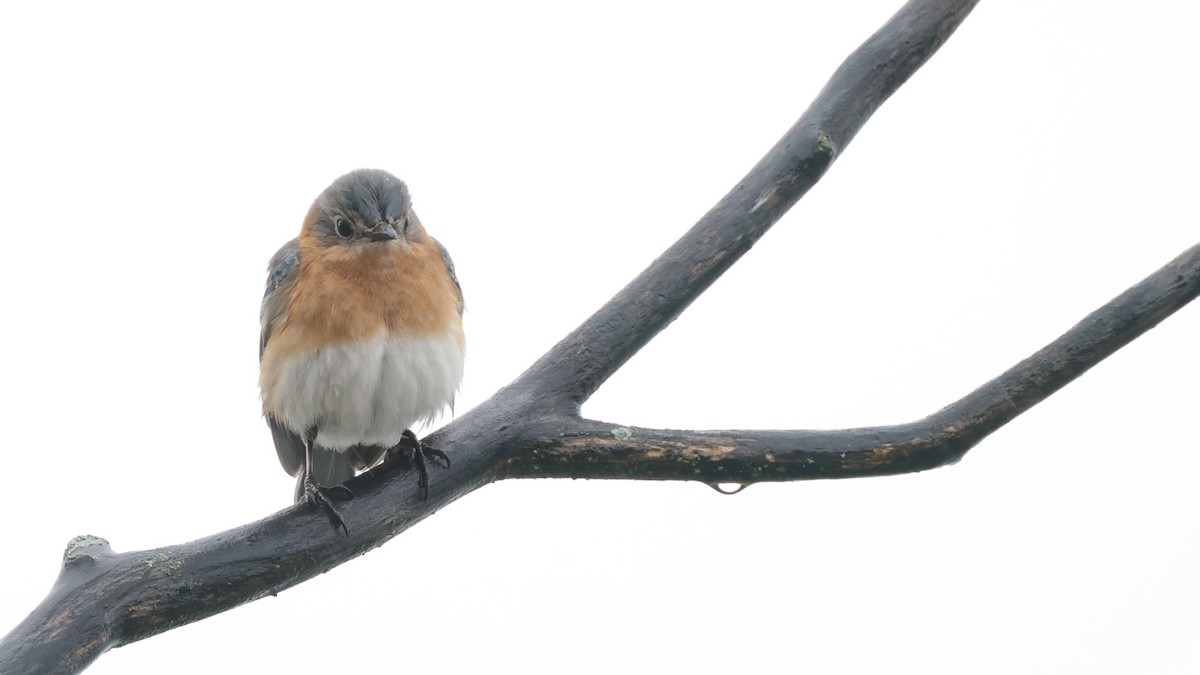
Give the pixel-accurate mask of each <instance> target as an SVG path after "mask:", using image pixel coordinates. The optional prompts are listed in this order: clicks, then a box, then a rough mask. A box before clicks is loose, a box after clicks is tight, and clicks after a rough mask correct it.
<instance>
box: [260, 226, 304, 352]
mask: <svg viewBox="0 0 1200 675" xmlns="http://www.w3.org/2000/svg"><path fill="white" fill-rule="evenodd" d="M299 266H300V240H299V239H293V240H291V241H289V242H288V243H286V244H284V245H283V246H282V247H281V248H280V249H279V250H278V251H276V252H275V255H273V256H271V262H270V263H268V264H267V290H266V292H265V293H263V301H262V310H261V311H260V312H259V315H258V318H259V321H260V322H261V325H262V333H260V334H259V337H258V360H259V361H262V356H263V351H265V350H266V348H267V340H270V339H271V332H272V331H274V330H275V326H277V325H279V323H280V322H282V321H284V320H286V319H287V315H288V298H290V297H291V295H292V287H293V286H295V285H296V268H297V267H299Z"/></svg>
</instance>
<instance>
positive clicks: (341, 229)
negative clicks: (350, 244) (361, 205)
mask: <svg viewBox="0 0 1200 675" xmlns="http://www.w3.org/2000/svg"><path fill="white" fill-rule="evenodd" d="M333 231H334V232H336V233H337V236H339V237H341V238H342V239H349V238H350V237H353V236H354V227H353V226H351V225H350V221H348V220H346V219H345V218H340V217H339V218H335V219H334V221H333Z"/></svg>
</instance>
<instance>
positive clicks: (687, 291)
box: [0, 0, 1200, 673]
mask: <svg viewBox="0 0 1200 675" xmlns="http://www.w3.org/2000/svg"><path fill="white" fill-rule="evenodd" d="M976 2H977V0H911V1H910V2H908V3H907V4H906V5H905V6H904V7H903V8H902V9H901V10H900V11H899V12H898V13H897V14H896V15H895V16H894V17H892V18H891V19H890V20H889V21H888V22H887V24H886V25H885V26H884V27H883V28H882V29H880V31H879V32H877V33H876V34H875V35H874V36H872V37H871V38H870V39H869V40H868V41H867V42H866V43H864V44H863V45H862V47H860V48H859V49H858V50H857V51H855V52H854V53H853V54H852V55H851V56H850V57H849V58H848V59H847V60H846V62H845V63H844V64H843V65H842V66H841V67H840V68H839V69H838V70H837V72H836V73H835V74H834V75H833V77H832V78H831V80H830V81H829V83H828V84H827V85H826V87H825V88H824V89H823V90H822V91H821V93H820V94H819V95H818V97H817V99H816V100H815V101H814V102H813V104H812V106H811V107H810V108H809V110H808V111H807V112H806V113H805V114H804V115H803V116H802V117H801V118H800V120H799V121H798V122H797V123H796V125H795V126H793V127H792V129H791V130H789V131H788V133H787V134H786V135H785V136H784V138H783V139H782V140H780V142H779V143H778V144H777V145H776V146H775V147H774V148H772V149H771V150H770V152H768V153H767V155H766V156H765V157H764V158H763V159H762V161H760V162H759V164H758V165H757V166H755V167H754V168H753V169H752V170H751V171H750V173H749V174H748V175H747V176H746V177H745V178H744V179H743V180H742V181H741V182H740V183H739V184H738V185H737V186H736V187H735V188H734V189H733V190H732V191H730V193H729V194H728V195H726V197H725V198H724V199H722V200H721V201H720V202H719V203H718V204H717V206H715V207H714V208H713V209H712V210H711V211H710V212H709V213H708V214H706V215H705V216H704V218H703V219H701V221H700V222H699V223H697V224H696V226H695V227H693V228H692V229H691V230H690V231H689V232H688V233H687V234H685V235H684V237H683V238H682V239H680V241H679V242H677V243H676V244H675V245H674V246H672V247H671V248H670V249H669V250H668V251H666V252H665V253H664V254H663V255H662V256H661V257H660V258H659V259H658V260H656V261H655V262H654V263H652V264H651V266H650V267H649V268H648V269H647V270H646V271H645V272H643V273H642V274H641V275H640V276H638V277H637V278H636V279H635V280H634V281H633V282H632V283H631V284H630V285H629V286H628V287H626V288H625V289H624V290H622V291H621V292H620V293H619V294H618V295H617V296H616V297H614V298H613V300H612V301H610V302H609V303H608V304H606V305H605V306H604V307H603V308H601V309H600V310H599V311H598V312H597V313H596V314H595V315H593V316H592V317H591V318H590V319H588V320H587V322H585V323H584V324H583V325H582V326H580V327H579V328H578V329H577V330H576V331H574V332H573V333H571V334H570V335H569V336H568V337H567V338H565V339H564V340H563V341H562V342H561V343H559V344H558V345H556V346H555V347H554V348H553V349H552V350H551V351H550V352H549V353H547V354H546V355H545V356H544V357H542V358H541V359H540V360H539V361H538V362H537V363H535V364H534V365H533V366H532V367H531V368H530V369H529V370H528V371H526V372H525V373H524V374H523V375H521V376H520V377H519V378H517V379H516V380H515V381H514V382H512V383H511V384H509V385H508V386H506V387H505V388H503V389H502V390H500V391H499V392H497V393H496V394H494V395H493V396H492V397H491V398H489V399H488V400H487V401H485V402H484V403H482V404H480V405H479V406H477V407H476V408H475V409H473V410H471V411H470V412H468V413H467V414H465V415H463V416H462V417H460V418H459V419H457V420H456V421H455V422H453V423H452V424H450V425H447V426H446V427H444V428H442V429H441V430H439V431H438V432H436V433H434V434H433V435H432V436H430V437H429V438H428V439H427V441H428V442H429V443H431V444H433V445H434V446H436V447H440V448H442V449H444V450H446V451H448V452H449V453H450V455H451V456H452V457H453V459H454V464H453V466H452V467H451V468H450V469H449V470H446V471H439V472H435V473H434V474H433V475H432V476H431V485H430V490H429V500H428V501H427V502H426V501H422V500H421V497H420V495H419V492H418V488H417V485H416V481H413V480H411V476H408V475H406V471H405V469H404V467H403V466H400V465H399V464H398V463H396V462H388V463H385V464H384V465H383V466H381V467H378V468H377V469H375V470H372V471H370V472H368V473H366V474H363V475H361V476H358V477H357V478H355V479H353V480H352V481H350V482H349V483H348V485H349V486H350V487H351V488H352V489H353V491H354V494H355V498H354V499H353V500H351V501H348V502H345V503H342V504H340V505H339V511H340V512H341V514H342V516H343V517H344V518H345V520H346V523H347V524H348V526H349V534H348V536H343V535H342V534H341V533H340V531H339V530H337V529H336V528H334V527H331V526H330V523H329V521H328V520H327V518H326V516H325V514H324V513H323V512H321V511H320V510H319V509H314V508H312V507H310V506H309V505H307V504H300V505H296V506H292V507H290V508H287V509H285V510H283V511H281V512H279V513H276V514H274V515H272V516H269V517H267V518H265V519H263V520H261V521H258V522H256V523H251V524H248V525H245V526H242V527H239V528H235V529H232V530H228V531H226V532H222V533H219V534H216V535H213V536H210V537H207V538H204V539H200V540H197V541H193V542H189V543H186V544H179V545H175V546H168V547H163V548H159V549H154V550H150V551H139V552H132V553H120V554H118V553H114V552H113V551H112V550H111V548H110V547H109V545H108V543H107V542H106V541H104V540H103V539H100V538H98V537H80V538H76V539H75V540H73V541H72V542H71V544H70V545H69V546H68V548H67V551H66V553H65V555H64V559H63V567H62V571H61V572H60V574H59V577H58V579H57V581H56V582H55V584H54V587H53V588H52V589H51V591H50V593H49V595H48V596H47V597H46V599H45V600H44V601H43V602H42V603H41V604H40V605H39V606H38V607H37V608H35V609H34V610H33V612H31V613H30V615H29V616H28V617H27V618H26V619H25V620H24V621H23V622H21V623H20V624H19V625H18V626H16V627H15V628H14V629H13V630H12V631H11V632H10V633H9V634H8V635H6V636H5V637H4V638H3V639H2V640H0V672H6V673H7V672H14V673H16V672H19V673H47V672H55V673H57V672H77V671H79V670H82V669H83V668H85V667H87V665H88V664H90V663H91V662H92V661H93V660H94V659H96V658H97V657H98V656H99V655H100V654H102V653H103V652H104V651H106V650H108V649H111V648H113V647H116V646H120V645H124V644H129V643H131V642H135V641H137V640H141V639H144V638H147V637H150V636H152V635H155V634H158V633H161V632H163V631H166V630H170V629H171V628H174V627H177V626H181V625H184V624H187V623H191V622H193V621H198V620H200V619H204V618H206V617H209V616H212V615H213V614H216V613H219V612H222V611H225V610H227V609H231V608H233V607H236V606H238V605H240V604H242V603H245V602H250V601H252V600H255V599H258V598H261V597H263V596H266V595H271V594H275V593H278V592H279V591H282V590H285V589H287V588H290V587H292V586H294V585H296V584H298V583H300V582H302V581H305V580H306V579H309V578H311V577H314V576H316V575H318V574H321V573H322V572H325V571H327V570H329V569H331V568H333V567H335V566H337V565H339V564H341V563H343V562H346V561H348V560H350V559H352V558H354V557H356V556H358V555H360V554H362V553H364V552H365V551H368V550H370V549H372V548H374V547H376V546H379V545H381V544H383V543H384V542H386V541H388V540H389V539H391V538H392V537H394V536H396V535H397V534H399V533H401V532H403V531H404V530H406V529H407V528H409V527H410V526H411V525H413V524H414V523H416V522H417V521H419V520H421V519H422V518H424V517H426V516H427V515H429V514H431V513H433V512H434V511H436V510H437V509H439V508H441V507H442V506H444V505H445V504H447V503H449V502H451V501H453V500H455V499H457V498H459V497H460V496H462V495H465V494H467V493H469V492H471V491H473V490H475V489H476V488H478V487H480V486H482V485H485V484H487V483H489V482H492V481H495V480H498V479H500V478H507V477H520V476H583V475H587V476H592V477H626V478H659V479H699V480H704V481H706V482H710V483H716V482H723V481H735V482H743V483H748V482H753V481H756V480H794V479H802V478H816V477H830V478H832V477H849V476H864V475H879V474H886V473H898V472H904V471H917V470H921V469H926V468H931V467H933V466H938V465H941V464H944V463H947V462H952V461H954V460H955V459H957V458H958V457H961V455H962V453H963V452H965V451H966V449H967V448H969V447H970V446H971V445H972V444H974V443H976V442H978V441H979V440H980V439H981V438H983V437H984V436H986V435H987V434H988V433H990V432H991V431H994V430H995V429H996V428H998V427H999V426H1000V425H1002V424H1004V423H1005V422H1007V421H1008V420H1010V419H1012V418H1013V417H1014V416H1016V415H1017V414H1019V413H1020V412H1021V411H1023V410H1025V409H1027V408H1029V407H1030V406H1032V405H1034V404H1035V403H1036V402H1037V401H1040V400H1041V399H1043V398H1045V397H1046V396H1048V395H1049V394H1050V393H1052V392H1053V391H1055V390H1057V389H1058V388H1060V387H1062V386H1063V385H1064V384H1065V383H1066V382H1068V381H1070V380H1071V379H1073V378H1074V377H1077V376H1078V375H1079V374H1081V373H1082V372H1083V371H1084V370H1086V369H1087V368H1089V367H1090V366H1092V365H1094V364H1095V363H1096V362H1098V361H1099V360H1101V359H1103V358H1104V357H1105V356H1107V355H1108V354H1111V353H1112V352H1113V351H1114V350H1116V349H1118V348H1119V347H1120V346H1121V345H1123V344H1125V343H1127V342H1129V341H1130V340H1132V339H1134V338H1135V337H1136V336H1137V335H1139V334H1140V333H1142V332H1144V331H1145V330H1147V329H1149V328H1150V327H1152V326H1153V325H1154V324H1156V323H1157V322H1158V321H1161V320H1162V319H1163V318H1164V317H1165V316H1167V315H1169V314H1170V313H1171V312H1172V311H1174V310H1175V309H1178V307H1180V306H1182V305H1183V304H1184V303H1186V302H1187V301H1188V300H1190V299H1192V298H1194V297H1195V296H1196V293H1197V278H1198V272H1197V268H1198V266H1200V262H1198V260H1197V258H1198V257H1200V253H1198V252H1197V249H1195V248H1194V249H1191V250H1190V251H1188V252H1187V253H1186V254H1184V256H1182V257H1181V258H1179V259H1177V260H1176V261H1174V262H1173V263H1171V265H1170V266H1168V268H1164V270H1163V271H1160V272H1159V273H1157V274H1156V275H1154V276H1152V277H1151V278H1150V279H1148V280H1147V281H1146V282H1143V283H1142V284H1139V285H1138V286H1135V287H1134V288H1133V289H1131V290H1130V291H1128V292H1127V293H1125V294H1124V295H1122V296H1121V297H1119V298H1118V299H1117V300H1115V301H1114V302H1113V303H1110V304H1109V305H1108V306H1106V307H1105V308H1103V309H1101V310H1099V311H1098V312H1096V313H1095V314H1093V315H1092V316H1090V317H1088V319H1086V320H1085V321H1084V322H1083V323H1081V324H1080V325H1079V326H1077V327H1076V328H1075V329H1073V330H1072V331H1070V332H1068V333H1067V334H1066V335H1064V336H1063V337H1062V338H1060V339H1059V340H1058V341H1056V342H1055V343H1053V344H1051V345H1050V346H1049V347H1047V348H1046V349H1044V350H1042V351H1041V352H1039V353H1038V354H1036V355H1034V356H1033V357H1031V358H1029V359H1027V360H1026V361H1024V362H1022V363H1021V364H1018V365H1017V366H1016V367H1014V368H1013V369H1012V370H1010V371H1009V372H1008V373H1006V374H1005V375H1003V376H1001V377H1000V378H997V379H996V380H994V381H992V382H990V383H988V384H986V385H984V386H983V387H981V388H980V389H979V390H978V391H976V392H975V393H973V394H971V395H969V396H967V397H966V398H964V399H963V400H962V401H960V402H958V403H956V404H954V405H953V406H951V407H949V408H946V409H945V410H942V411H941V412H938V413H936V414H934V415H932V416H931V417H929V418H927V419H926V420H923V421H922V422H918V423H915V424H912V425H902V426H897V427H879V428H867V429H859V430H849V431H837V432H818V431H808V432H803V431H797V432H786V431H748V432H669V431H655V430H650V429H627V428H624V427H614V426H613V425H608V424H603V423H601V422H594V421H589V420H583V419H581V418H580V417H579V414H578V412H579V406H580V404H581V403H582V402H583V401H584V400H586V399H587V398H588V397H589V396H590V395H591V394H592V393H593V392H595V391H596V389H597V388H598V387H599V386H600V385H601V384H602V383H603V382H604V381H605V380H606V379H607V378H608V377H609V376H610V375H612V373H613V372H615V371H616V370H617V369H618V368H620V366H621V365H622V364H624V363H625V362H626V361H627V360H628V359H629V358H630V357H631V356H632V355H633V354H634V353H635V352H636V351H637V350H638V349H640V348H641V347H642V346H643V345H645V344H646V343H647V342H648V341H649V340H650V339H651V338H652V337H653V336H654V335H656V334H657V333H658V332H659V331H660V330H662V328H664V327H665V326H666V325H668V324H669V323H670V322H671V321H672V320H673V319H674V318H675V317H677V316H678V315H679V313H680V312H682V311H683V309H684V308H686V307H687V306H688V304H690V303H691V302H692V300H694V299H695V298H696V297H697V296H698V295H699V294H700V293H702V292H703V291H704V290H705V289H706V288H707V287H708V286H709V285H710V284H711V283H712V282H713V281H714V280H715V279H716V278H717V277H719V276H720V275H721V274H722V273H723V272H724V271H725V270H726V269H728V268H729V266H730V265H732V264H733V262H734V261H736V260H737V259H738V258H739V257H740V256H741V255H742V254H743V253H745V251H746V250H748V249H749V248H750V247H751V246H752V245H753V244H754V242H755V241H757V239H758V238H759V237H760V236H761V235H762V234H763V232H765V231H766V229H767V228H769V227H770V226H771V224H773V223H774V222H775V221H776V220H778V219H779V217H780V216H781V215H782V214H783V213H784V212H786V211H787V210H788V208H790V207H791V206H792V205H793V204H794V203H795V202H796V201H797V200H798V199H800V197H801V196H803V195H804V193H805V192H806V191H807V190H808V189H809V188H810V187H812V185H813V184H815V183H816V181H817V180H819V179H820V177H821V176H822V175H823V174H824V172H825V171H826V170H827V169H828V167H829V165H830V164H831V163H832V162H833V160H834V159H836V157H837V156H838V155H839V154H840V153H841V152H842V151H843V150H844V148H845V147H846V145H847V144H848V143H849V142H850V140H851V139H852V138H853V137H854V135H855V133H856V132H857V131H858V130H859V129H860V128H861V126H862V125H863V124H864V123H865V122H866V120H867V119H868V118H869V117H870V115H871V114H872V113H873V112H874V111H875V110H876V109H877V108H878V107H879V106H880V105H881V104H882V103H883V102H884V101H885V100H886V99H887V98H888V96H890V95H891V94H892V92H894V91H895V90H896V89H897V88H898V87H899V86H900V85H901V84H903V83H904V82H905V81H906V80H907V79H908V78H909V77H910V76H911V75H912V74H913V73H914V72H915V71H916V70H917V69H918V68H919V67H920V66H921V65H922V64H923V63H924V62H925V61H926V60H927V59H928V58H929V57H930V56H931V55H932V54H933V53H934V52H936V51H937V49H938V48H939V47H940V46H941V45H942V44H943V43H944V42H945V40H946V39H948V37H949V36H950V34H951V33H953V31H954V30H955V29H956V28H957V27H958V25H959V24H960V23H961V22H962V20H963V19H964V18H965V17H966V15H967V14H968V13H969V12H970V10H971V9H972V8H973V7H974V6H975V4H976Z"/></svg>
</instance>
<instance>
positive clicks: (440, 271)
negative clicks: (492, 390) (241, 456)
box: [259, 238, 464, 450]
mask: <svg viewBox="0 0 1200 675" xmlns="http://www.w3.org/2000/svg"><path fill="white" fill-rule="evenodd" d="M304 244H305V242H304V240H303V238H302V239H301V246H302V250H301V253H300V264H299V269H298V270H297V271H296V273H297V275H298V277H297V279H296V285H295V287H294V288H293V290H292V297H291V301H290V303H288V306H287V309H286V312H285V316H283V317H281V320H279V321H278V322H277V323H276V325H275V327H274V329H273V330H272V331H271V335H270V339H269V342H268V347H267V349H266V351H265V352H264V354H263V358H262V363H261V369H260V375H259V377H260V381H259V385H260V388H261V389H262V394H263V412H264V413H266V414H268V415H270V416H272V417H273V418H275V419H276V420H277V421H279V422H281V423H282V424H283V425H284V426H286V427H287V428H289V429H291V430H292V431H294V432H296V433H298V434H302V433H304V432H305V431H306V430H308V429H310V428H312V427H313V426H317V427H318V436H317V439H316V441H317V443H318V444H320V445H321V446H323V447H326V448H329V449H331V450H341V449H345V448H347V447H349V446H351V445H355V444H360V443H366V444H371V445H382V446H385V447H391V446H392V445H395V444H396V443H397V442H399V441H400V438H401V436H402V434H403V432H404V430H405V429H407V428H409V427H410V426H412V425H413V424H414V423H416V422H418V421H423V420H432V419H433V418H434V417H436V416H437V415H438V413H440V412H441V410H442V409H443V408H444V407H445V406H446V405H447V404H450V403H451V402H452V401H453V398H454V394H455V392H456V391H457V389H458V385H459V382H460V381H461V380H462V372H463V353H464V338H463V331H462V321H461V317H460V312H461V304H460V300H459V296H458V292H457V289H456V287H455V286H454V282H453V280H452V279H451V277H450V276H449V274H448V272H447V271H446V268H445V263H444V261H443V260H442V257H441V252H440V250H439V249H438V247H437V244H436V243H435V242H433V241H432V240H427V241H426V242H423V243H422V244H419V245H400V243H399V242H397V245H396V246H392V245H390V244H389V245H379V246H378V247H377V248H376V247H371V248H369V249H368V250H366V251H346V250H344V247H334V248H327V249H320V248H309V247H306V246H304Z"/></svg>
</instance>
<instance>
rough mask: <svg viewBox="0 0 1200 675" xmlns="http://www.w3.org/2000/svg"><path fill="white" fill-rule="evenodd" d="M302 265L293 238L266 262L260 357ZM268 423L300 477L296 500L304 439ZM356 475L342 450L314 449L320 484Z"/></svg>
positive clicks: (287, 464) (282, 459)
mask: <svg viewBox="0 0 1200 675" xmlns="http://www.w3.org/2000/svg"><path fill="white" fill-rule="evenodd" d="M299 265H300V242H299V240H297V239H293V240H291V241H289V242H288V243H286V244H284V245H283V247H282V248H280V249H279V251H278V252H277V253H275V255H274V256H273V257H272V258H271V262H270V264H268V265H267V290H266V292H265V293H264V294H263V301H262V311H261V313H260V314H259V319H260V320H261V322H262V333H261V334H260V335H259V339H258V359H259V360H260V361H261V360H262V355H263V352H264V351H265V350H266V348H267V342H268V341H269V340H270V339H271V333H273V332H274V331H275V327H276V326H278V325H279V324H280V323H282V322H284V321H287V316H288V309H289V307H288V299H289V298H290V297H291V295H292V287H293V286H295V284H296V270H297V268H298V267H299ZM267 426H268V427H270V428H271V437H272V438H273V439H274V440H275V452H276V454H278V455H279V463H280V464H282V465H283V470H284V471H287V472H288V473H290V474H291V475H293V476H296V477H297V481H296V501H299V500H300V499H303V498H304V483H303V480H304V440H303V439H302V438H300V436H299V435H297V434H296V433H294V432H292V431H291V430H290V429H288V428H287V427H285V426H283V425H282V424H280V423H279V422H278V421H277V420H275V419H274V418H272V417H271V416H270V415H268V416H267ZM353 477H354V467H352V466H351V465H350V462H349V461H348V460H347V458H346V457H344V456H342V453H338V452H334V451H332V450H326V449H325V448H322V447H320V446H317V447H314V448H313V478H315V479H316V481H317V484H318V485H338V484H340V483H344V482H345V481H347V480H349V479H351V478H353Z"/></svg>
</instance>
